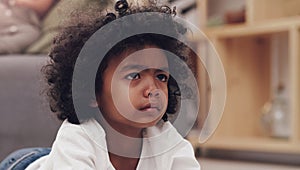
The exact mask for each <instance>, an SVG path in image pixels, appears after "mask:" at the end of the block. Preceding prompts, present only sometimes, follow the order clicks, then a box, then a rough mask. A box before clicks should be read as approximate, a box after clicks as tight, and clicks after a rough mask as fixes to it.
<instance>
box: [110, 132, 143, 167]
mask: <svg viewBox="0 0 300 170" xmlns="http://www.w3.org/2000/svg"><path fill="white" fill-rule="evenodd" d="M142 131H143V130H142V129H140V130H139V131H131V132H130V133H129V132H128V131H127V133H126V134H123V135H120V134H121V132H119V133H120V134H119V135H115V134H114V133H109V132H107V133H106V142H107V149H108V151H109V158H110V161H111V163H112V164H113V166H114V167H115V169H117V170H134V169H136V168H137V165H138V162H139V157H140V155H141V152H142V146H143V138H142Z"/></svg>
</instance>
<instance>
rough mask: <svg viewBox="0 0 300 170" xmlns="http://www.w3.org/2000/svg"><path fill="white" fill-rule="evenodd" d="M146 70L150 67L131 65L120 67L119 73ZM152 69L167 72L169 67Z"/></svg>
mask: <svg viewBox="0 0 300 170" xmlns="http://www.w3.org/2000/svg"><path fill="white" fill-rule="evenodd" d="M147 69H150V67H149V66H145V65H139V64H131V65H126V66H124V67H122V68H121V69H120V72H124V71H128V70H147ZM154 69H157V70H161V71H166V72H169V67H161V68H154Z"/></svg>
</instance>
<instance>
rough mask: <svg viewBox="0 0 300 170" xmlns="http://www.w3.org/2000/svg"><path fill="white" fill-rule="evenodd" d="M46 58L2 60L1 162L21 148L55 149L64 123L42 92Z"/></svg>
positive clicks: (4, 58) (14, 57)
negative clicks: (59, 119) (53, 146)
mask: <svg viewBox="0 0 300 170" xmlns="http://www.w3.org/2000/svg"><path fill="white" fill-rule="evenodd" d="M46 60H47V58H46V57H45V56H17V55H15V56H12V55H11V56H0V65H1V67H0V80H1V81H0V116H1V119H0V139H1V140H0V150H1V152H0V160H2V159H3V158H4V157H5V156H7V155H8V153H9V152H12V151H14V150H16V149H19V148H24V147H47V146H51V144H52V142H53V140H54V138H55V134H56V131H57V129H58V127H59V125H60V121H58V120H57V119H56V117H55V116H54V115H53V113H51V111H50V109H49V106H48V102H47V100H46V98H45V97H44V96H45V95H42V91H43V89H44V88H45V83H44V81H42V79H43V78H42V74H41V72H40V70H41V67H42V65H43V64H45V63H46Z"/></svg>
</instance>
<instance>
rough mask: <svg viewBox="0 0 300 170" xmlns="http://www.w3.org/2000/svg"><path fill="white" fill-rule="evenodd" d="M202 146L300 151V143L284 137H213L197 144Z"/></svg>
mask: <svg viewBox="0 0 300 170" xmlns="http://www.w3.org/2000/svg"><path fill="white" fill-rule="evenodd" d="M199 146H200V147H202V148H211V149H231V150H247V151H258V152H261V151H264V152H276V153H293V154H299V153H300V143H292V142H289V141H288V140H285V139H275V138H246V137H245V138H234V137H232V138H229V137H228V138H225V137H222V138H217V137H216V138H213V139H211V140H209V141H208V142H207V143H205V144H202V145H199Z"/></svg>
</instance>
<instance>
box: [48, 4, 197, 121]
mask: <svg viewBox="0 0 300 170" xmlns="http://www.w3.org/2000/svg"><path fill="white" fill-rule="evenodd" d="M120 2H126V1H119V2H118V3H119V4H118V3H117V4H116V6H115V9H116V11H117V14H115V13H107V14H103V13H102V12H98V11H88V12H87V13H79V14H76V15H75V16H74V17H73V19H71V20H70V21H69V23H68V26H65V27H64V28H63V30H62V31H61V32H60V34H58V35H57V36H56V37H55V39H54V41H53V44H52V49H51V51H50V53H49V56H50V58H51V60H50V62H49V63H48V64H47V65H46V66H44V67H43V72H44V74H45V78H46V80H47V82H48V88H47V91H46V92H47V96H48V98H49V102H50V108H51V110H52V111H53V112H54V113H56V114H57V117H58V118H59V119H60V120H64V119H68V121H69V122H71V123H73V124H80V122H79V119H78V117H77V115H76V113H75V109H74V105H73V100H74V98H73V97H74V96H72V77H73V71H74V67H75V63H76V60H77V58H78V56H79V53H80V52H81V50H82V48H83V46H84V45H85V42H87V40H88V39H89V38H90V37H91V36H92V35H93V34H94V33H95V32H96V31H97V30H99V29H101V28H102V27H104V26H105V25H107V24H108V23H112V21H114V20H117V19H119V18H122V17H124V16H129V15H131V14H137V13H141V14H142V13H145V14H146V13H147V12H157V13H162V14H167V15H168V16H170V19H169V20H170V21H171V22H172V24H173V26H174V27H172V28H171V30H172V31H173V32H174V35H176V36H177V37H179V36H182V35H183V34H185V32H186V31H187V30H186V28H185V27H184V26H183V25H181V24H179V23H177V22H175V21H174V20H173V19H172V18H173V17H174V16H175V15H176V12H175V10H172V9H171V8H169V7H168V6H156V5H153V4H150V5H148V6H139V7H137V6H129V5H128V4H124V3H121V4H120ZM126 5H127V6H126ZM138 22H140V23H143V24H147V21H143V20H141V21H138ZM125 25H126V24H125ZM117 26H118V25H117ZM150 26H151V25H150ZM119 27H120V26H119ZM120 28H122V27H120ZM122 29H126V26H124V27H123V28H122ZM113 34H116V33H115V32H110V33H107V35H103V36H106V37H107V38H109V36H111V35H113ZM147 45H154V46H156V47H158V48H161V49H164V50H166V51H169V52H171V53H173V54H175V55H176V56H178V57H179V58H180V59H181V60H183V61H184V62H186V63H187V65H188V66H190V67H191V69H192V67H193V66H192V61H191V59H190V53H191V49H190V48H188V47H187V45H185V44H184V43H183V42H181V41H179V40H178V39H176V38H172V37H169V36H165V35H160V34H154V33H144V34H139V35H134V36H131V37H128V38H126V39H124V40H122V41H120V42H119V43H117V44H116V45H115V46H113V48H111V50H109V52H108V53H107V54H106V55H105V57H104V59H103V60H102V62H101V64H100V66H99V68H98V72H97V75H96V80H95V87H97V88H96V89H95V93H96V94H99V93H100V90H101V85H102V74H103V72H104V70H105V69H106V67H107V63H108V61H109V60H110V59H111V58H113V56H118V54H120V53H122V52H124V49H134V50H140V49H143V48H145V46H147ZM174 69H179V70H180V69H181V68H180V67H176V66H174ZM184 74H185V73H182V77H184ZM83 86H84V85H83ZM83 89H84V88H83ZM168 95H169V96H168V97H169V100H168V101H169V103H168V107H167V111H166V112H167V113H168V114H174V113H176V112H177V111H178V108H179V107H180V106H179V105H180V97H181V93H180V89H179V86H178V82H177V80H175V79H174V78H173V77H172V75H171V76H170V79H169V81H168ZM167 113H165V114H164V116H163V118H162V119H163V120H164V121H167V119H168V116H167Z"/></svg>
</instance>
